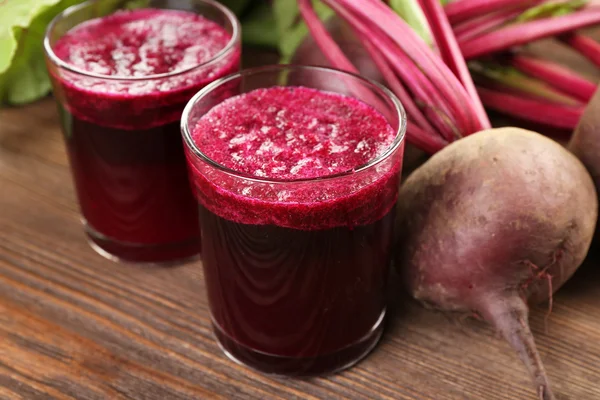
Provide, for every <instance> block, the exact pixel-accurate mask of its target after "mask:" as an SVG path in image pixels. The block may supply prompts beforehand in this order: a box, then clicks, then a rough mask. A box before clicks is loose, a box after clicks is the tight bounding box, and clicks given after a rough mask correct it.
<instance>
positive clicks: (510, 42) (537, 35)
mask: <svg viewBox="0 0 600 400" xmlns="http://www.w3.org/2000/svg"><path fill="white" fill-rule="evenodd" d="M463 1H464V0H463ZM597 23H600V8H598V7H590V8H587V9H583V10H581V11H577V12H574V13H571V14H567V15H563V16H560V17H552V18H545V19H540V20H534V21H529V22H523V23H520V24H516V25H510V26H507V27H505V28H500V29H498V30H495V31H493V32H490V33H487V34H485V35H482V36H479V37H477V38H475V39H470V40H467V41H465V42H460V48H461V50H462V52H463V55H464V56H465V58H466V59H467V60H469V59H473V58H476V57H481V56H484V55H488V54H490V53H495V52H498V51H502V50H506V49H509V48H511V47H514V46H519V45H522V44H525V43H529V42H532V41H534V40H538V39H542V38H545V37H549V36H555V35H560V34H561V33H565V32H569V31H572V30H575V29H580V28H583V27H586V26H589V25H594V24H597Z"/></svg>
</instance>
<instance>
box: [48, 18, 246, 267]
mask: <svg viewBox="0 0 600 400" xmlns="http://www.w3.org/2000/svg"><path fill="white" fill-rule="evenodd" d="M182 26H183V28H182ZM230 38H231V37H230V35H229V34H228V33H227V32H226V31H225V30H224V29H223V28H221V27H220V26H218V25H217V24H216V23H213V22H211V21H209V20H207V19H205V18H203V17H201V16H198V15H195V14H192V13H187V12H181V11H171V10H154V9H141V10H136V11H130V12H117V13H115V14H113V15H110V16H108V17H104V18H99V19H96V20H92V21H88V22H85V23H83V24H81V25H79V26H77V27H75V28H74V29H72V30H71V31H69V32H68V33H67V34H65V35H64V36H63V37H62V38H61V39H60V40H59V41H58V42H57V43H56V44H55V46H54V51H55V53H56V55H57V56H58V57H59V58H61V59H62V60H64V61H66V62H68V63H69V64H70V65H72V66H75V67H77V68H80V69H82V70H85V71H87V72H91V73H98V74H102V75H109V76H113V75H118V76H119V77H122V78H124V79H120V80H119V79H110V78H94V77H89V76H87V75H83V74H77V73H73V72H70V71H67V70H62V69H54V68H52V67H50V71H51V75H52V78H53V81H54V87H55V95H56V97H57V98H58V100H59V102H60V104H61V116H62V117H63V128H64V131H65V141H66V144H67V150H68V154H69V159H70V163H71V169H72V172H73V177H74V182H75V187H76V191H77V195H78V199H79V203H80V207H81V211H82V214H83V216H84V218H85V220H86V222H87V230H88V235H89V237H90V239H91V240H92V241H93V243H94V244H95V245H96V246H97V247H100V249H101V250H102V251H104V252H107V253H109V254H110V255H112V256H116V257H117V258H120V259H124V260H129V261H142V262H162V261H171V260H177V259H183V258H187V257H190V256H193V255H195V254H197V253H198V252H199V251H200V233H199V227H198V213H197V205H196V201H195V200H194V198H193V195H192V192H191V190H190V186H189V180H188V177H187V169H186V165H185V156H184V152H183V143H182V140H181V134H180V127H179V121H180V116H181V112H182V111H183V108H184V107H185V104H186V103H187V101H188V100H189V99H190V98H191V97H192V96H193V95H194V94H195V93H196V92H197V91H198V90H199V89H201V88H202V87H203V86H205V85H206V84H208V83H209V82H211V81H212V80H214V79H216V78H219V77H221V76H224V75H226V74H229V73H231V72H233V71H235V70H237V69H238V68H239V49H236V48H234V49H233V51H232V53H231V54H230V55H228V56H226V57H224V58H222V59H221V60H220V61H219V62H216V63H214V64H212V65H210V66H209V67H206V68H204V67H199V68H197V69H193V70H190V71H188V72H185V73H181V74H175V75H172V76H168V77H161V78H152V79H147V80H143V79H142V80H137V81H136V80H127V79H125V78H132V77H136V78H143V77H145V76H147V75H153V74H165V73H176V72H177V71H179V70H182V69H186V68H192V67H194V66H195V65H198V64H201V63H203V62H205V61H207V60H210V58H211V57H213V56H214V55H215V54H216V53H217V52H219V51H220V50H221V49H223V48H224V47H225V46H226V45H227V43H228V42H229V40H230Z"/></svg>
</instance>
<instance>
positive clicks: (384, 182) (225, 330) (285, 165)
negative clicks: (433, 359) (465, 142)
mask: <svg viewBox="0 0 600 400" xmlns="http://www.w3.org/2000/svg"><path fill="white" fill-rule="evenodd" d="M260 108H263V109H264V111H263V112H260V110H259V109H260ZM282 116H285V118H283V117H282ZM313 121H316V122H313ZM240 127H242V128H240ZM261 135H263V136H261ZM192 136H193V137H194V140H195V141H196V143H198V146H199V147H200V149H201V150H203V151H205V152H206V153H207V154H208V155H209V156H210V157H211V158H212V159H213V160H218V161H219V162H221V163H223V164H225V165H226V166H229V167H235V168H236V169H237V170H241V171H244V172H246V173H247V174H249V175H255V176H256V175H260V174H261V173H262V172H265V173H266V172H267V171H268V172H270V173H271V174H273V171H276V172H277V176H274V177H273V176H270V178H290V177H292V176H299V177H302V178H313V177H315V176H319V174H323V173H325V174H331V173H339V172H342V171H345V170H347V169H352V168H354V167H355V166H357V165H361V164H364V163H366V162H368V161H369V160H371V159H372V158H373V157H376V156H377V155H378V154H379V153H380V152H382V151H384V150H385V148H386V146H389V145H390V143H391V142H392V141H393V139H394V137H395V132H394V131H393V130H392V128H391V126H390V125H389V124H388V123H387V121H386V120H385V119H384V118H383V117H382V116H381V115H380V114H379V113H377V112H376V111H375V110H374V109H371V108H370V107H367V106H366V105H365V104H363V103H360V102H358V101H356V100H352V99H349V98H345V97H342V96H338V95H333V94H325V93H324V92H319V91H316V90H311V89H306V88H270V89H265V90H261V91H254V92H249V93H246V94H244V95H241V96H239V97H234V98H232V99H229V100H227V101H225V102H224V103H221V104H220V105H218V106H217V107H215V108H213V109H212V110H211V111H210V112H209V113H208V114H206V115H205V116H204V117H202V118H201V119H200V121H199V122H198V124H197V125H196V127H195V130H194V131H193V134H192ZM286 142H288V143H289V142H291V143H290V144H289V145H288V144H287V143H286ZM378 145H381V146H378ZM236 155H238V156H241V157H238V156H236ZM188 160H189V163H190V169H191V176H192V183H193V186H194V187H195V189H196V195H197V197H198V201H199V203H200V221H201V234H202V241H203V266H204V272H205V278H206V287H207V291H208V296H209V302H210V306H211V313H212V317H213V322H214V326H215V332H216V335H217V337H218V339H219V342H220V344H221V346H222V347H223V348H224V350H225V351H226V352H227V353H228V354H229V355H230V356H231V357H233V358H234V359H236V360H238V361H240V362H242V363H244V364H246V365H249V366H251V367H253V368H256V369H258V370H261V371H263V372H268V373H276V374H286V375H315V374H323V373H328V372H332V371H336V370H339V369H341V368H344V367H347V366H349V365H351V364H353V363H355V362H356V361H358V360H359V359H360V358H362V357H363V356H364V355H365V354H366V353H367V352H368V351H369V350H370V349H372V348H373V346H374V345H375V344H376V343H377V340H378V339H379V336H380V334H381V331H382V328H383V317H384V315H385V299H384V294H385V285H386V277H387V273H388V268H389V263H390V253H391V240H392V236H393V232H392V231H393V222H394V204H395V202H396V199H397V192H398V186H399V172H400V169H401V161H402V153H401V150H398V151H396V152H395V153H393V155H391V156H390V157H389V159H387V160H386V161H385V162H382V163H381V165H380V168H373V169H367V170H365V171H362V172H357V173H355V174H349V175H348V176H345V177H339V178H335V179H333V180H325V181H319V180H315V181H311V182H307V183H297V182H282V183H260V182H254V181H251V180H248V179H242V178H240V177H231V176H229V175H226V174H223V173H222V172H219V171H217V170H215V169H214V167H211V166H208V165H207V164H206V163H205V162H203V161H202V160H200V159H198V158H195V157H194V156H193V154H191V153H189V152H188ZM259 168H260V169H259ZM340 170H341V171H340ZM256 171H258V172H256ZM261 171H262V172H261Z"/></svg>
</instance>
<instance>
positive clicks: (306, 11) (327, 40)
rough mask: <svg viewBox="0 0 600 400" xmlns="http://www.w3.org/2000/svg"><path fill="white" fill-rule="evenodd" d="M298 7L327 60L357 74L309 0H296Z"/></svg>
mask: <svg viewBox="0 0 600 400" xmlns="http://www.w3.org/2000/svg"><path fill="white" fill-rule="evenodd" d="M298 8H299V10H300V14H302V18H303V19H304V22H306V26H308V30H309V31H310V33H311V35H312V37H313V38H314V39H315V42H316V44H317V46H319V48H320V49H321V51H322V52H323V54H324V55H325V56H326V57H327V59H328V60H329V62H330V63H331V64H332V65H333V66H335V67H336V68H339V69H342V70H345V71H349V72H354V73H355V74H358V73H359V72H358V70H357V69H356V67H355V66H354V65H353V64H352V62H350V60H349V59H348V58H347V57H346V55H345V54H344V52H343V51H342V49H340V47H339V46H338V45H337V43H336V42H335V40H333V38H332V37H331V36H330V35H329V33H328V32H327V29H325V26H324V25H323V23H322V22H321V20H320V19H319V16H318V15H317V13H316V12H315V10H314V9H313V7H312V4H311V0H298Z"/></svg>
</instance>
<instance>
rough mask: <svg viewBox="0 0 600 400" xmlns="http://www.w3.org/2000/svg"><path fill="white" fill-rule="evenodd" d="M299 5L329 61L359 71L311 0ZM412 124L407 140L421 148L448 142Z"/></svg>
mask: <svg viewBox="0 0 600 400" xmlns="http://www.w3.org/2000/svg"><path fill="white" fill-rule="evenodd" d="M298 6H299V9H300V12H301V14H302V17H303V18H304V20H305V22H306V24H307V26H308V28H309V31H310V32H311V35H312V36H313V38H314V40H315V42H316V43H317V45H318V46H319V48H320V49H321V51H322V52H323V54H325V56H326V57H327V59H328V60H329V62H330V63H331V64H332V65H333V66H334V67H336V68H339V69H345V70H347V71H351V72H358V71H357V70H356V67H354V65H353V64H352V63H351V62H350V60H348V58H347V57H346V56H345V54H344V53H343V52H342V50H341V49H340V48H339V46H338V45H337V44H336V43H335V41H334V40H333V39H332V38H331V36H330V35H329V33H328V32H327V30H326V29H325V27H324V25H323V24H322V22H321V21H320V19H319V18H318V16H317V15H316V13H315V12H314V9H313V8H312V4H311V3H310V0H298ZM354 89H357V88H354ZM358 89H360V88H358ZM359 92H360V93H362V94H363V95H364V94H365V93H364V90H363V91H359ZM371 97H374V96H371ZM407 97H408V96H407ZM404 100H405V101H406V100H407V99H406V98H405V99H404ZM407 104H409V107H410V108H411V110H412V111H413V116H414V115H417V118H419V117H418V114H414V109H416V110H417V111H418V112H419V114H420V111H419V110H418V108H417V107H416V106H414V103H413V102H412V100H411V99H410V98H409V97H408V102H406V103H404V106H405V107H406V105H407ZM413 106H414V109H413ZM423 121H425V126H428V125H427V122H426V120H425V118H424V117H423ZM411 125H412V126H409V127H408V131H407V140H409V141H410V142H411V143H413V144H414V145H415V146H417V147H419V148H421V149H422V150H423V151H426V152H428V153H431V154H433V153H435V152H437V151H439V150H440V149H441V148H443V147H444V146H445V145H446V144H447V142H445V141H444V140H443V139H441V138H440V137H437V136H436V135H435V134H431V133H430V132H428V131H426V130H423V129H421V128H419V127H418V126H416V125H414V124H411Z"/></svg>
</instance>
